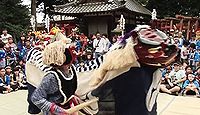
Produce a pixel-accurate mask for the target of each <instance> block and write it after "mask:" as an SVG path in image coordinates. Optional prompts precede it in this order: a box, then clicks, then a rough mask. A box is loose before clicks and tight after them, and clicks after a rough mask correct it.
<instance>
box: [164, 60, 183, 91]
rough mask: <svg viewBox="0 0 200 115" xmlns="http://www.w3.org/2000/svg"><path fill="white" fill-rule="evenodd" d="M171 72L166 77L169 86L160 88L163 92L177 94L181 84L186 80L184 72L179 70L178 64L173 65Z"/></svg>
mask: <svg viewBox="0 0 200 115" xmlns="http://www.w3.org/2000/svg"><path fill="white" fill-rule="evenodd" d="M173 66H174V67H173V70H172V71H171V72H170V73H169V75H168V76H166V78H167V79H169V80H168V84H169V86H170V87H169V88H168V87H162V88H163V89H162V90H164V91H165V92H167V93H169V94H176V95H177V94H178V93H179V92H180V91H181V88H182V84H183V82H184V81H185V80H186V75H185V71H184V70H181V69H180V65H179V63H174V64H173Z"/></svg>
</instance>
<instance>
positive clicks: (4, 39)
mask: <svg viewBox="0 0 200 115" xmlns="http://www.w3.org/2000/svg"><path fill="white" fill-rule="evenodd" d="M9 37H12V36H11V35H10V34H8V31H7V29H4V30H3V31H2V35H1V41H2V42H4V43H5V44H6V43H7V42H8V38H9Z"/></svg>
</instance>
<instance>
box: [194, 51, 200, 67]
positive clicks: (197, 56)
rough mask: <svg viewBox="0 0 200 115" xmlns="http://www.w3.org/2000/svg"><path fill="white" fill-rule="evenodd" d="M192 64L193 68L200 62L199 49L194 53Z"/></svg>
mask: <svg viewBox="0 0 200 115" xmlns="http://www.w3.org/2000/svg"><path fill="white" fill-rule="evenodd" d="M194 62H195V67H197V66H198V65H199V62H200V48H199V49H197V50H196V51H195V53H194Z"/></svg>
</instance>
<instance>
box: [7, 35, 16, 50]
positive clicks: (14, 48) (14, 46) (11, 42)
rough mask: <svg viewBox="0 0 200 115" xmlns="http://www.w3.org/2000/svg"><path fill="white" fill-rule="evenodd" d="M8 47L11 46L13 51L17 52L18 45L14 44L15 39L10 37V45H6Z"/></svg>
mask: <svg viewBox="0 0 200 115" xmlns="http://www.w3.org/2000/svg"><path fill="white" fill-rule="evenodd" d="M6 45H7V46H9V47H10V48H11V50H12V51H15V50H17V46H16V44H15V43H14V42H13V38H12V37H9V38H8V43H7V44H6Z"/></svg>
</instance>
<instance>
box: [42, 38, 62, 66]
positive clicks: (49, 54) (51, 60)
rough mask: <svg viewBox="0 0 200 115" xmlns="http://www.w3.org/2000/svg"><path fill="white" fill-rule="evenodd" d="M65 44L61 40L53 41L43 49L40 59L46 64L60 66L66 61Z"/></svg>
mask: <svg viewBox="0 0 200 115" xmlns="http://www.w3.org/2000/svg"><path fill="white" fill-rule="evenodd" d="M65 48H66V44H65V43H63V42H62V41H55V42H53V43H51V44H49V45H47V46H46V47H45V49H44V51H43V56H42V61H43V63H44V64H46V65H51V64H53V65H57V66H61V65H63V63H64V62H65V61H66V56H65V54H64V52H65Z"/></svg>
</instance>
